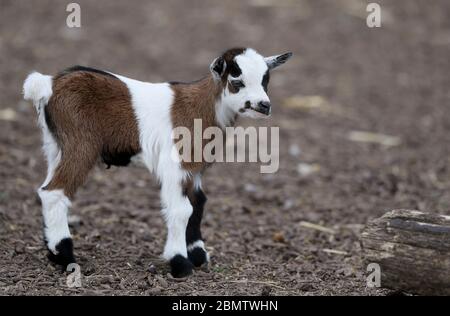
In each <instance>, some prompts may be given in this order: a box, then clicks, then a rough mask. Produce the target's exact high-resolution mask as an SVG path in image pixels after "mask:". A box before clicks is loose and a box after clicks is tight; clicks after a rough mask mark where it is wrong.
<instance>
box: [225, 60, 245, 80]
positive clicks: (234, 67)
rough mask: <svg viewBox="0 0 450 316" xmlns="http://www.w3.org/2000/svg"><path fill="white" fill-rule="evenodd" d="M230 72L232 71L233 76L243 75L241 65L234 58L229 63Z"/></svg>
mask: <svg viewBox="0 0 450 316" xmlns="http://www.w3.org/2000/svg"><path fill="white" fill-rule="evenodd" d="M227 68H228V72H229V73H230V75H231V77H235V78H237V77H239V76H240V75H242V70H241V68H240V67H239V65H238V64H237V63H236V62H235V61H234V60H233V61H232V62H231V64H230V65H228V67H227Z"/></svg>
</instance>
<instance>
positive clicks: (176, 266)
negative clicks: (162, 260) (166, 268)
mask: <svg viewBox="0 0 450 316" xmlns="http://www.w3.org/2000/svg"><path fill="white" fill-rule="evenodd" d="M193 268H194V266H193V265H192V263H191V262H190V261H189V260H188V259H186V258H185V257H183V256H182V255H176V256H175V257H173V258H172V259H170V270H171V272H170V273H171V274H172V276H173V277H174V278H184V277H186V276H188V275H190V274H192V269H193Z"/></svg>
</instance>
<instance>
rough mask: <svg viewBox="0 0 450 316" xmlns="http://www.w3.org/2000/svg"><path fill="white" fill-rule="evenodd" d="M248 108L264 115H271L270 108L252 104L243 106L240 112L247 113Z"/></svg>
mask: <svg viewBox="0 0 450 316" xmlns="http://www.w3.org/2000/svg"><path fill="white" fill-rule="evenodd" d="M248 110H251V111H254V112H256V113H259V114H262V115H264V116H270V114H271V112H272V111H271V109H270V108H260V107H256V108H254V107H252V106H245V108H242V109H240V110H239V112H240V113H245V112H247V111H248Z"/></svg>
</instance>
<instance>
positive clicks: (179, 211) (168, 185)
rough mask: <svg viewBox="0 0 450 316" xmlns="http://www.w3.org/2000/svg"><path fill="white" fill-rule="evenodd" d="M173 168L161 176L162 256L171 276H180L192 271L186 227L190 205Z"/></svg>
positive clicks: (190, 212)
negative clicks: (188, 254) (163, 231)
mask: <svg viewBox="0 0 450 316" xmlns="http://www.w3.org/2000/svg"><path fill="white" fill-rule="evenodd" d="M174 171H175V170H173V169H172V170H168V172H167V173H164V176H163V177H161V201H162V205H163V210H162V212H163V215H164V218H165V220H166V224H167V241H166V246H165V247H164V253H163V257H164V258H165V259H166V260H167V261H169V263H170V268H171V273H172V276H174V277H175V278H182V277H185V276H187V275H189V274H191V273H192V269H193V265H192V263H191V262H190V261H189V259H188V256H187V247H186V227H187V224H188V221H189V217H190V216H191V214H192V205H191V203H190V202H189V199H188V197H187V196H186V195H185V194H184V192H183V186H182V184H183V178H182V177H180V176H179V174H178V172H174Z"/></svg>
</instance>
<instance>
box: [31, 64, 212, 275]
mask: <svg viewBox="0 0 450 316" xmlns="http://www.w3.org/2000/svg"><path fill="white" fill-rule="evenodd" d="M27 80H28V82H29V84H28V85H25V86H24V92H25V95H26V97H27V96H28V97H27V98H28V99H31V100H33V102H34V103H35V104H37V106H36V107H37V109H38V112H40V113H41V114H40V120H39V122H40V125H41V127H42V130H43V133H44V144H45V145H44V151H45V154H46V157H47V161H48V166H49V167H48V172H47V178H46V180H45V181H44V183H43V185H42V186H41V188H40V189H39V191H38V192H39V195H40V197H41V200H42V201H43V212H44V222H45V227H46V239H47V245H48V246H49V249H50V250H51V252H52V253H54V254H60V253H64V252H69V253H71V249H69V250H67V249H66V250H64V249H62V248H61V247H63V246H64V245H66V246H69V247H72V246H71V241H70V232H69V229H68V224H67V211H68V208H69V206H70V200H71V199H73V197H74V195H75V192H76V190H77V189H78V188H79V186H80V185H81V184H83V183H84V181H85V179H86V177H87V175H88V173H89V171H90V170H91V169H92V168H93V167H94V166H95V164H96V163H97V162H98V161H99V160H100V161H103V162H104V163H105V164H106V165H108V166H110V165H117V166H125V165H127V164H128V163H130V161H131V159H132V158H133V157H135V156H137V155H139V157H140V159H141V160H142V161H143V162H144V164H145V165H146V166H147V167H148V169H149V170H151V171H152V172H153V173H155V174H156V176H157V177H158V180H159V181H160V182H161V201H162V205H163V213H164V215H165V217H166V221H167V222H168V225H170V226H173V227H175V229H172V230H169V237H168V242H167V244H166V247H165V251H164V257H165V258H166V259H168V260H171V259H173V258H174V257H177V256H178V255H180V256H181V257H182V258H181V259H180V257H177V259H176V260H175V262H176V264H177V265H181V266H183V262H184V261H183V260H185V259H183V258H186V257H187V256H188V252H187V246H189V245H191V246H190V247H191V250H193V251H195V252H197V257H198V255H199V254H198V252H199V251H202V253H200V256H201V257H203V259H201V258H200V260H199V259H198V258H197V261H198V262H199V263H200V264H201V263H203V262H204V261H205V260H207V255H206V252H205V251H204V248H203V242H202V241H201V234H200V233H199V229H197V228H195V227H194V228H193V229H191V233H190V234H188V235H187V236H186V235H185V234H184V233H183V234H180V233H178V231H184V229H182V227H185V226H187V223H188V220H189V218H190V217H191V215H192V213H194V215H195V214H198V213H199V212H202V210H203V204H204V198H201V199H199V198H198V197H199V196H203V192H201V188H200V186H201V182H200V172H201V171H202V170H203V164H202V163H200V165H198V166H196V167H195V168H193V167H192V166H191V169H188V168H186V166H183V164H182V163H181V162H179V161H178V160H176V159H174V158H173V156H172V155H173V152H172V150H173V145H174V140H173V139H172V129H173V121H174V120H175V121H177V120H178V119H177V118H180V120H179V123H182V124H184V123H186V125H190V123H189V122H190V121H191V119H192V121H193V119H194V116H195V117H196V118H200V119H202V115H201V113H202V112H201V111H194V112H192V108H189V109H188V110H187V112H185V111H184V110H183V109H185V108H186V107H185V106H183V102H188V103H189V101H188V100H184V98H183V95H184V94H183V91H184V90H183V89H176V88H174V87H173V86H172V85H171V84H169V83H157V84H153V83H147V82H141V81H138V80H134V79H130V78H127V77H124V76H120V75H114V74H110V73H106V72H102V71H94V70H91V69H89V68H84V67H82V68H81V69H79V68H77V69H76V70H71V71H64V72H62V73H60V74H59V75H57V76H55V77H54V78H52V77H49V76H43V75H40V74H36V73H35V74H32V75H31V76H30V77H29V79H27ZM174 85H176V84H174ZM42 86H44V87H45V88H46V89H47V91H46V98H45V99H43V98H42V97H41V96H40V94H39V90H42ZM186 88H188V89H189V88H191V89H192V88H193V89H194V90H196V89H195V87H191V86H189V87H188V85H184V89H186ZM197 90H198V91H197V92H198V93H201V92H203V90H199V89H197ZM207 94H208V93H207ZM176 96H177V98H178V104H177V102H176V101H175V99H176ZM204 99H205V98H204V97H203V96H202V95H200V96H199V97H198V99H197V100H203V102H200V103H201V104H203V105H205V101H204ZM206 99H208V98H206ZM208 100H209V101H208V102H213V103H212V104H208V105H207V106H209V107H211V111H212V112H211V111H209V112H208V114H207V116H208V119H207V121H209V122H210V123H211V124H214V122H215V114H214V113H215V112H214V101H215V100H214V99H213V98H209V99H208ZM193 108H194V109H195V107H193ZM199 116H200V117H199ZM194 169H195V170H194ZM191 200H192V201H193V202H192V203H191ZM197 200H198V201H199V202H198V203H196V202H195V201H197ZM194 222H195V225H197V222H198V225H199V224H200V220H199V219H196V220H194ZM195 225H194V226H195ZM186 238H187V239H188V245H186ZM69 241H70V242H69ZM180 245H183V246H182V247H181V249H180ZM196 248H200V249H196ZM57 260H58V259H57ZM62 260H69V261H73V257H70V256H69V258H65V259H62ZM184 265H186V262H184ZM184 268H186V267H184Z"/></svg>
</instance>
